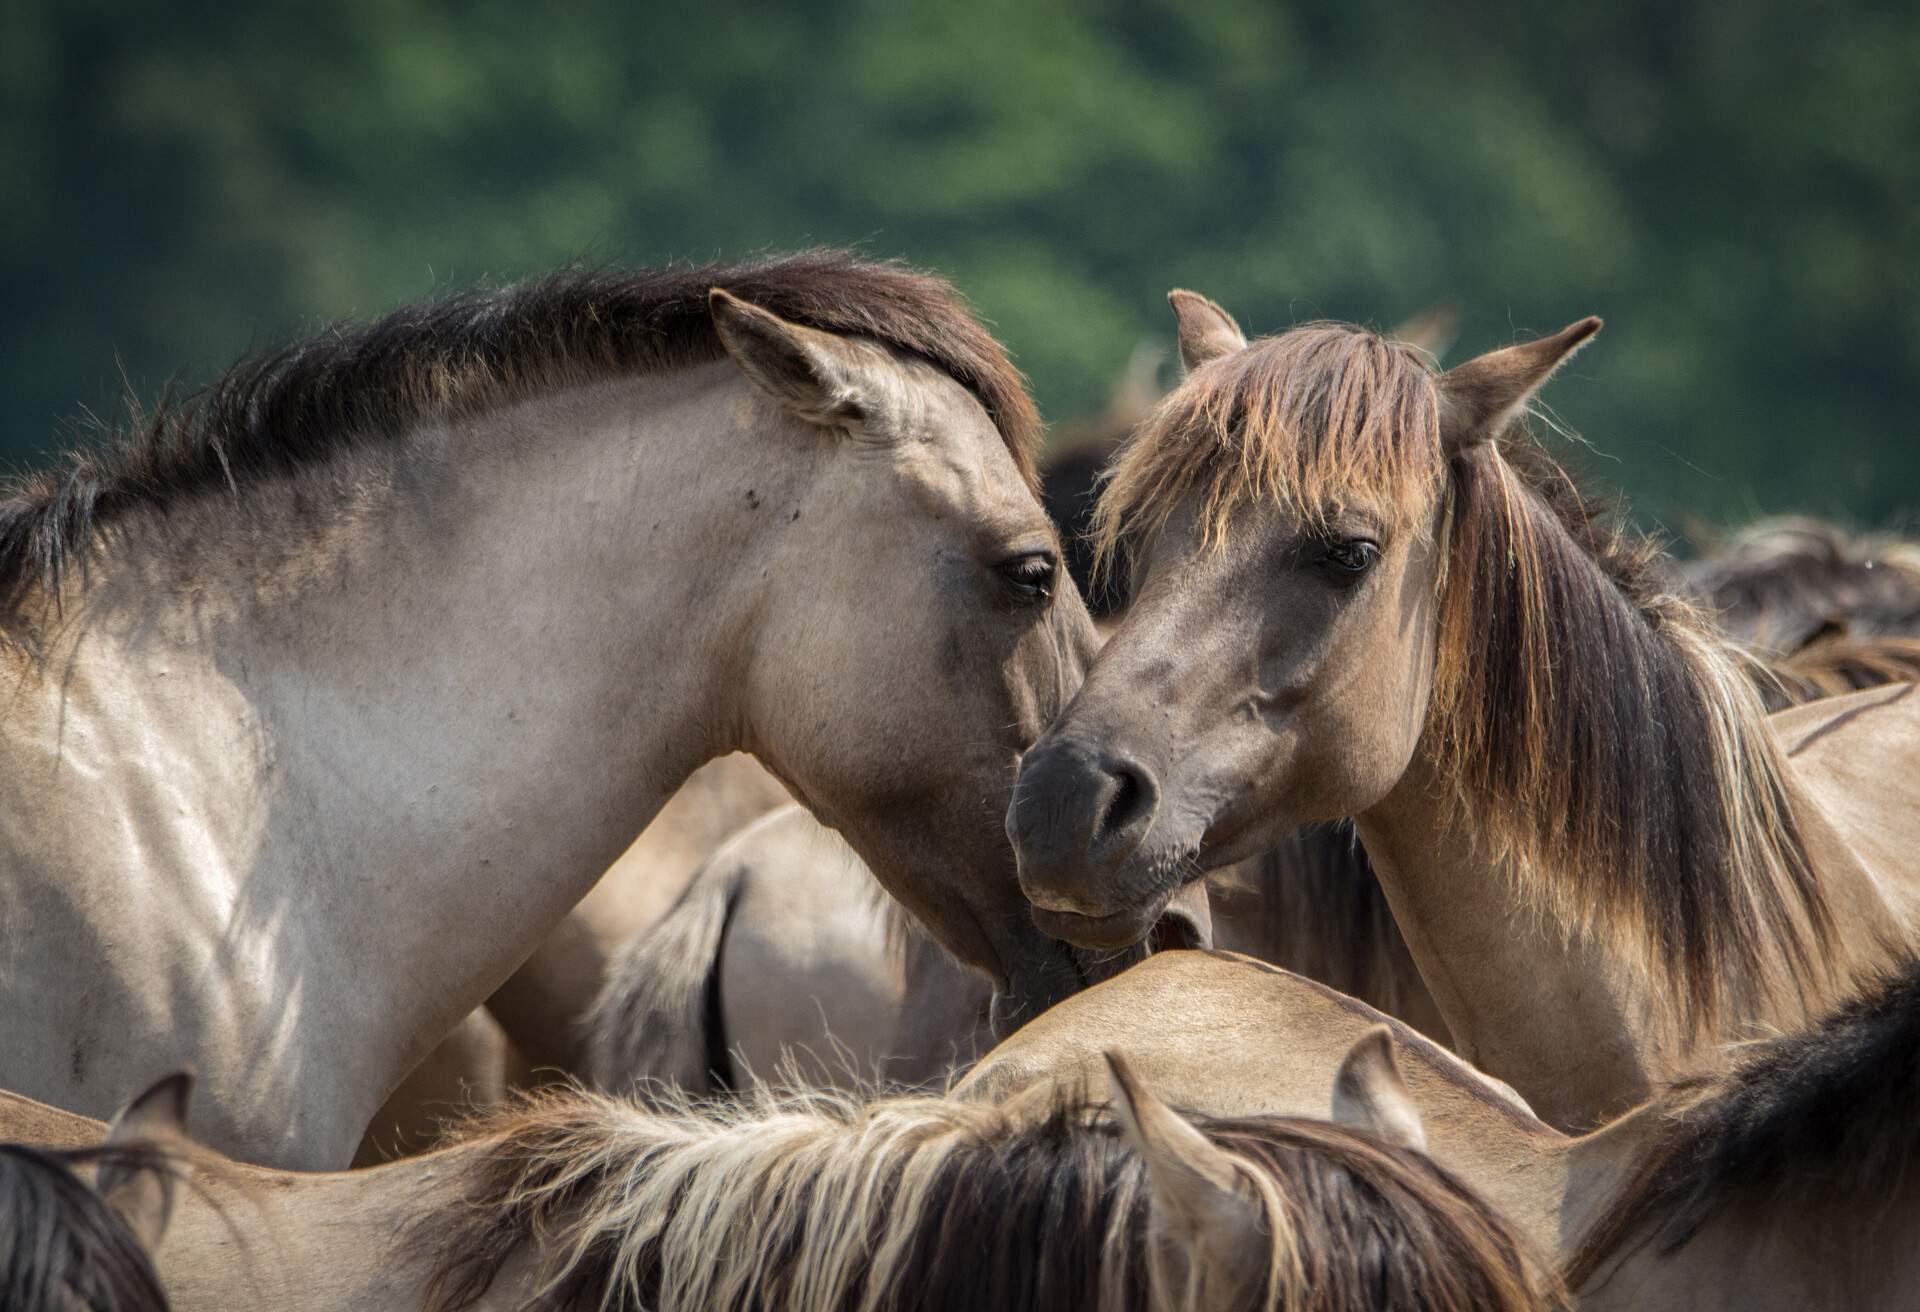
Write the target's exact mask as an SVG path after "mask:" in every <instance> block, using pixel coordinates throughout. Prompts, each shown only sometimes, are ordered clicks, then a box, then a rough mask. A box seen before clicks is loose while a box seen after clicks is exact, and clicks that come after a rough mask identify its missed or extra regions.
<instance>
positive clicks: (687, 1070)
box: [584, 807, 1211, 1103]
mask: <svg viewBox="0 0 1920 1312" xmlns="http://www.w3.org/2000/svg"><path fill="white" fill-rule="evenodd" d="M1210 936H1211V931H1210V921H1209V907H1208V897H1207V895H1206V890H1204V889H1202V888H1200V887H1198V886H1195V887H1194V888H1193V889H1191V890H1189V892H1188V895H1186V896H1183V897H1182V898H1179V899H1176V900H1175V901H1174V902H1173V903H1171V904H1169V906H1168V908H1167V912H1166V914H1165V915H1163V916H1162V917H1161V920H1160V924H1159V926H1158V927H1157V928H1156V932H1155V934H1154V937H1153V940H1152V944H1153V947H1154V949H1155V950H1156V951H1158V950H1161V949H1165V948H1183V947H1196V946H1204V945H1206V944H1207V943H1208V941H1209V939H1210ZM989 1001H990V992H989V990H988V988H987V985H986V981H985V980H984V979H982V978H981V977H980V976H979V975H978V974H977V973H975V972H973V971H971V970H969V969H967V968H966V967H965V966H962V965H961V964H960V963H959V962H957V961H955V960H954V959H953V958H952V956H950V955H949V954H948V953H947V952H946V951H945V950H944V949H942V948H941V946H940V945H939V943H937V942H936V941H935V940H934V939H933V938H932V937H931V936H930V935H928V934H927V932H926V931H925V930H923V929H921V928H920V927H919V926H918V925H917V924H915V923H914V922H913V920H912V919H911V917H908V916H906V915H905V914H904V913H903V912H902V911H901V908H900V906H899V904H898V903H896V902H894V901H893V900H892V899H891V898H889V897H888V896H887V895H886V894H885V892H883V891H882V890H881V888H880V886H879V885H878V883H876V882H875V880H874V878H873V876H872V874H871V873H870V872H869V871H868V870H867V869H866V867H864V866H863V865H861V863H860V859H859V857H858V856H856V855H855V854H854V853H853V852H852V850H851V849H849V848H848V847H847V845H846V843H845V842H844V841H842V840H841V839H840V838H839V836H838V835H836V834H834V833H833V831H831V830H829V829H826V828H825V827H823V826H822V825H821V824H820V822H819V821H817V820H815V819H814V818H813V817H812V816H810V815H808V814H807V813H806V811H804V810H802V809H801V808H799V807H787V808H784V809H783V810H780V811H776V812H773V813H772V814H770V815H767V816H765V817H763V818H761V819H760V820H758V821H755V822H754V823H753V824H751V825H749V826H747V827H746V828H745V829H743V830H742V831H741V832H740V833H739V834H737V835H735V836H734V837H733V838H732V839H731V840H729V841H728V842H727V843H726V844H725V845H724V846H722V847H721V848H720V850H719V851H717V852H715V853H714V855H713V856H712V858H710V859H709V860H708V861H707V862H706V863H705V864H704V865H703V866H702V867H701V868H700V870H699V872H698V873H696V874H695V875H694V877H693V881H692V883H691V885H690V886H689V887H688V889H687V891H686V892H685V894H683V895H682V897H681V899H680V901H679V902H678V903H677V904H676V905H675V906H674V907H673V909H672V910H671V911H669V912H668V913H667V914H666V915H665V916H664V917H662V918H661V920H660V921H659V923H657V924H656V925H654V926H653V928H651V929H650V930H648V931H647V932H645V933H643V934H641V935H639V936H637V937H636V938H635V939H634V940H633V941H632V942H631V943H630V944H629V945H628V946H627V948H626V949H625V950H624V951H623V952H622V953H621V954H620V955H618V956H616V957H615V959H614V962H613V965H612V967H611V969H610V970H609V972H608V976H607V980H606V984H605V986H604V988H603V989H602V990H601V993H600V996H599V998H598V999H597V1000H596V1001H595V1003H594V1006H593V1009H592V1011H591V1012H590V1013H589V1014H588V1016H587V1018H586V1021H585V1025H584V1029H585V1031H586V1033H587V1035H588V1036H589V1047H590V1051H591V1053H592V1058H591V1060H590V1062H589V1066H588V1071H589V1074H590V1077H591V1080H592V1082H593V1083H594V1084H595V1085H597V1086H598V1087H600V1088H602V1089H607V1090H612V1091H615V1092H622V1093H628V1094H630V1095H631V1096H634V1097H637V1098H640V1099H642V1100H651V1099H656V1098H660V1097H664V1098H665V1099H666V1101H667V1102H669V1103H672V1102H676V1101H678V1100H680V1099H683V1098H685V1097H686V1096H688V1095H695V1096H708V1095H715V1094H720V1093H723V1092H734V1093H743V1092H745V1091H747V1090H749V1089H750V1088H751V1087H752V1086H754V1085H756V1084H771V1085H773V1086H775V1087H777V1088H782V1089H794V1088H801V1089H825V1090H841V1091H844V1092H847V1093H862V1094H868V1093H872V1092H874V1091H875V1090H880V1089H885V1090H890V1091H900V1090H908V1089H938V1088H942V1087H944V1086H945V1085H946V1084H947V1083H948V1082H949V1081H950V1080H951V1078H952V1074H953V1072H954V1071H956V1070H964V1069H965V1068H966V1067H967V1066H968V1065H970V1064H971V1063H972V1062H973V1061H974V1059H975V1058H976V1057H978V1056H979V1054H980V1053H982V1052H984V1051H985V1050H986V1049H987V1048H988V1047H989V1046H990V1045H991V1042H992V1034H991V1032H990V1027H989V1024H988V1019H989V1018H988V1004H989Z"/></svg>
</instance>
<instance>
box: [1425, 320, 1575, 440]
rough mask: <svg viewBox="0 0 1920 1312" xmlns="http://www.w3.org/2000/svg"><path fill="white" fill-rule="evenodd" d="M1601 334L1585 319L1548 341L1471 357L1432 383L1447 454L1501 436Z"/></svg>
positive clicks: (1569, 326)
mask: <svg viewBox="0 0 1920 1312" xmlns="http://www.w3.org/2000/svg"><path fill="white" fill-rule="evenodd" d="M1599 331H1600V320H1598V319H1597V318H1594V317H1592V316H1591V315H1589V316H1588V317H1587V318H1585V319H1582V320H1580V322H1578V323H1574V324H1568V325H1567V326H1566V327H1565V328H1562V329H1561V330H1560V331H1559V332H1557V333H1555V334H1554V335H1553V336H1551V337H1542V338H1540V339H1539V340H1538V341H1533V342H1522V343H1521V344H1520V345H1518V346H1509V347H1506V348H1505V349H1503V350H1499V351H1489V352H1487V353H1486V354H1485V355H1479V356H1475V357H1474V358H1473V359H1471V360H1469V361H1467V362H1466V363H1465V364H1461V365H1455V366H1454V367H1453V368H1451V369H1449V370H1447V371H1446V372H1445V373H1443V374H1441V375H1440V377H1439V378H1438V379H1436V380H1435V383H1436V385H1437V386H1438V387H1439V389H1440V444H1441V446H1442V447H1443V448H1444V449H1445V451H1446V452H1447V454H1448V455H1452V454H1454V453H1455V452H1458V451H1464V450H1466V449H1467V448H1468V447H1472V446H1478V445H1479V444H1480V443H1482V442H1490V441H1492V440H1493V439H1494V438H1496V437H1499V436H1500V434H1501V433H1502V432H1504V431H1505V430H1506V427H1507V425H1508V424H1510V423H1512V422H1513V419H1514V416H1516V415H1518V414H1519V413H1520V411H1521V409H1522V408H1524V407H1525V405H1526V404H1527V401H1528V400H1529V398H1531V397H1532V396H1533V394H1534V393H1535V392H1537V391H1539V390H1540V385H1541V384H1542V383H1544V382H1546V381H1547V379H1548V378H1549V377H1551V376H1552V374H1553V371H1554V370H1555V369H1558V368H1559V367H1560V366H1561V365H1562V364H1565V363H1566V362H1567V360H1568V359H1569V358H1570V357H1571V356H1572V355H1573V353H1574V352H1575V351H1577V350H1579V349H1580V348H1581V347H1582V346H1583V345H1585V344H1586V341H1587V339H1588V338H1589V337H1592V336H1593V335H1594V334H1595V333H1597V332H1599Z"/></svg>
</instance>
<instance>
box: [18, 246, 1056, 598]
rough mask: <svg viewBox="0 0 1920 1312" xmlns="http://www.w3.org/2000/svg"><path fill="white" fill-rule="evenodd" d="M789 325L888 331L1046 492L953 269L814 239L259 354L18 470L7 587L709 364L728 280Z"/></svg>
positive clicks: (466, 303)
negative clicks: (600, 389) (470, 421)
mask: <svg viewBox="0 0 1920 1312" xmlns="http://www.w3.org/2000/svg"><path fill="white" fill-rule="evenodd" d="M714 287H724V288H726V289H727V290H729V291H731V292H733V293H734V294H735V295H737V296H740V297H742V298H743V299H746V300H748V301H751V302H753V303H755V304H756V305H759V306H761V307H762V308H764V309H767V310H770V311H772V312H773V313H775V314H778V315H780V316H781V317H783V318H786V319H789V320H791V321H793V322H796V323H800V324H804V325H806V326H809V327H814V328H820V329H824V330H827V331H830V332H837V333H844V334H858V335H864V336H868V337H872V338H875V339H877V340H879V341H881V342H883V343H885V344H886V345H888V346H890V347H892V348H894V349H896V350H899V351H901V352H904V353H906V354H909V355H913V356H917V357H919V358H921V359H924V360H926V361H927V362H928V363H930V364H932V365H933V366H934V367H935V368H937V369H939V370H941V371H942V372H944V373H946V374H947V375H949V376H950V377H952V378H953V379H954V380H955V381H957V382H959V383H960V384H961V385H963V386H964V387H966V388H967V389H968V390H969V391H970V392H971V393H972V394H973V396H974V397H975V398H976V399H977V400H978V401H979V402H980V404H981V406H982V407H983V408H984V409H985V410H986V411H987V414H988V416H989V417H990V418H991V419H992V420H993V422H994V424H995V425H996V426H997V428H998V430H999V432H1000V434H1001V437H1002V438H1003V440H1004V441H1005V443H1006V445H1007V449H1008V450H1009V451H1010V452H1011V453H1012V455H1013V459H1014V463H1015V466H1016V467H1017V469H1018V470H1019V472H1020V474H1021V477H1022V478H1023V479H1024V480H1025V481H1026V483H1027V485H1028V486H1029V487H1030V488H1033V489H1034V490H1035V492H1036V495H1037V491H1038V487H1039V482H1038V475H1037V473H1036V468H1035V459H1036V453H1037V450H1038V443H1039V434H1040V421H1039V416H1038V414H1037V413H1036V411H1035V410H1034V407H1033V402H1032V400H1031V399H1030V397H1029V396H1028V394H1027V390H1026V384H1025V380H1024V379H1023V378H1022V377H1021V375H1020V372H1019V370H1018V369H1016V368H1015V367H1014V365H1013V363H1012V361H1011V360H1010V359H1009V358H1008V356H1007V354H1006V352H1005V351H1004V350H1003V349H1002V348H1001V346H1000V345H999V343H998V342H996V341H995V340H994V339H993V337H992V335H991V334H989V333H988V332H987V331H986V329H985V328H983V327H982V326H981V325H980V323H979V321H978V320H977V319H975V318H974V317H973V316H972V314H971V313H969V311H968V310H967V308H966V306H965V304H964V303H963V302H962V301H961V299H960V298H959V296H958V294H957V293H956V292H955V291H954V290H953V288H952V287H951V286H950V285H949V284H948V283H947V282H946V281H945V280H944V279H941V278H939V277H937V276H934V275H931V274H926V273H920V272H917V271H914V270H912V269H909V268H907V267H906V266H904V265H902V264H898V263H893V262H877V261H869V260H862V259H859V258H856V257H854V256H852V255H850V254H848V253H846V252H842V251H833V250H813V251H805V252H801V253H799V254H793V255H784V256H777V257H771V258H765V259H758V260H750V261H746V262H741V263H734V264H711V265H705V266H680V267H669V268H662V269H652V270H645V271H640V272H632V273H614V272H594V271H585V270H571V271H566V272H561V273H556V274H552V275H549V276H547V277H544V278H538V279H534V280H531V281H528V282H524V283H520V284H517V285H514V286H510V287H506V288H503V289H499V290H480V291H471V292H466V293H461V294H458V295H452V296H448V297H445V298H442V299H439V300H435V301H428V302H423V303H420V304H416V305H411V306H407V307H405V308H403V309H400V310H397V311H395V312H393V313H392V314H389V315H387V316H386V317H385V318H382V319H380V320H378V321H377V322H375V323H373V324H371V325H369V326H367V327H364V328H358V329H351V328H345V327H336V328H333V329H330V330H328V331H327V332H326V333H323V334H322V335H321V336H319V337H316V338H314V339H312V340H311V341H308V342H305V343H301V344H299V345H296V346H292V347H288V348H285V349H283V350H280V351H276V352H273V353H271V354H268V355H264V356H261V357H258V358H254V359H249V360H245V361H242V362H241V363H240V364H238V365H236V366H234V368H233V369H231V370H230V371H229V372H228V373H227V374H226V375H225V376H224V377H222V378H221V379H220V380H219V381H217V382H215V383H213V384H212V385H211V386H209V387H207V388H206V389H204V390H203V391H200V392H198V393H195V394H193V395H191V396H189V397H187V398H185V399H184V400H178V401H176V400H174V399H172V398H171V396H170V394H169V395H168V396H163V397H162V399H161V400H160V402H159V403H158V405H157V406H156V407H155V408H154V409H153V410H151V411H149V412H141V411H138V410H135V411H134V413H132V414H131V415H130V417H129V419H128V421H127V422H126V423H125V424H124V425H121V426H120V427H118V428H115V429H112V430H109V431H107V432H105V433H103V434H100V435H99V436H102V437H104V438H105V439H106V440H105V441H104V443H92V444H88V445H85V446H82V447H78V448H76V449H75V450H73V451H71V452H69V453H68V454H67V456H66V457H65V458H64V459H63V460H62V461H61V462H60V463H59V465H58V466H57V467H55V468H53V469H50V470H47V471H45V472H42V473H37V474H31V475H27V476H25V477H22V478H19V479H15V480H14V481H13V482H12V483H11V485H9V486H8V487H6V488H5V490H4V495H3V496H0V597H6V598H11V599H13V600H16V601H18V600H21V599H22V598H23V597H24V596H25V595H27V593H28V591H29V590H30V589H31V588H32V587H34V586H43V587H46V588H48V589H56V590H57V588H58V587H59V585H60V582H61V580H62V579H63V578H64V577H66V576H68V575H69V574H71V573H73V572H74V571H76V570H77V569H80V568H82V567H84V564H85V562H86V560H87V557H88V553H89V551H90V549H91V547H92V545H93V543H94V542H95V540H96V538H97V537H98V535H99V534H100V532H101V531H102V530H103V529H104V528H105V527H106V526H107V525H109V524H111V523H113V522H115V521H116V520H118V519H120V518H121V517H123V516H124V515H126V514H127V513H129V512H132V511H137V510H141V509H147V510H151V511H156V512H165V511H168V510H169V509H171V508H173V507H175V506H178V505H179V504H181V503H182V502H184V501H187V500H189V499H195V498H200V497H203V496H204V495H205V494H208V493H217V492H224V493H229V494H233V495H234V496H236V497H239V496H242V495H243V494H244V492H245V491H246V490H247V489H248V488H249V487H250V486H253V485H256V484H260V483H264V482H271V481H275V480H285V479H291V478H297V477H299V476H300V475H302V474H303V473H306V472H308V471H313V470H318V469H320V468H323V467H325V466H327V465H329V464H330V463H331V462H333V461H335V460H337V459H339V458H342V457H344V456H346V455H347V454H349V453H353V452H359V451H370V450H381V449H388V448H391V447H393V446H394V444H395V443H396V441H397V439H399V438H400V437H402V436H404V435H405V434H407V433H409V432H411V431H413V430H415V429H417V428H418V427H420V426H421V425H422V424H425V423H429V422H444V421H455V420H461V419H466V418H471V417H473V416H475V415H477V414H481V413H484V412H487V411H491V410H494V409H498V408H500V407H502V406H505V405H509V404H512V403H514V402H517V401H521V400H524V399H526V398H528V397H529V396H532V395H535V394H537V393H539V392H541V391H545V390H549V389H553V388H556V387H562V386H572V385H578V384H585V383H592V382H598V381H602V380H605V379H608V378H614V377H622V376H625V375H628V374H636V373H648V372H654V371H659V370H666V369H673V368H681V367H686V366H690V365H694V364H699V363H704V362H706V361H710V360H714V359H717V358H719V357H720V355H721V353H722V348H721V345H720V341H719V338H718V336H717V334H716V333H715V331H714V328H713V323H712V317H711V315H710V313H709V311H708V305H707V296H708V292H709V290H710V289H711V288H714Z"/></svg>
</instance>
